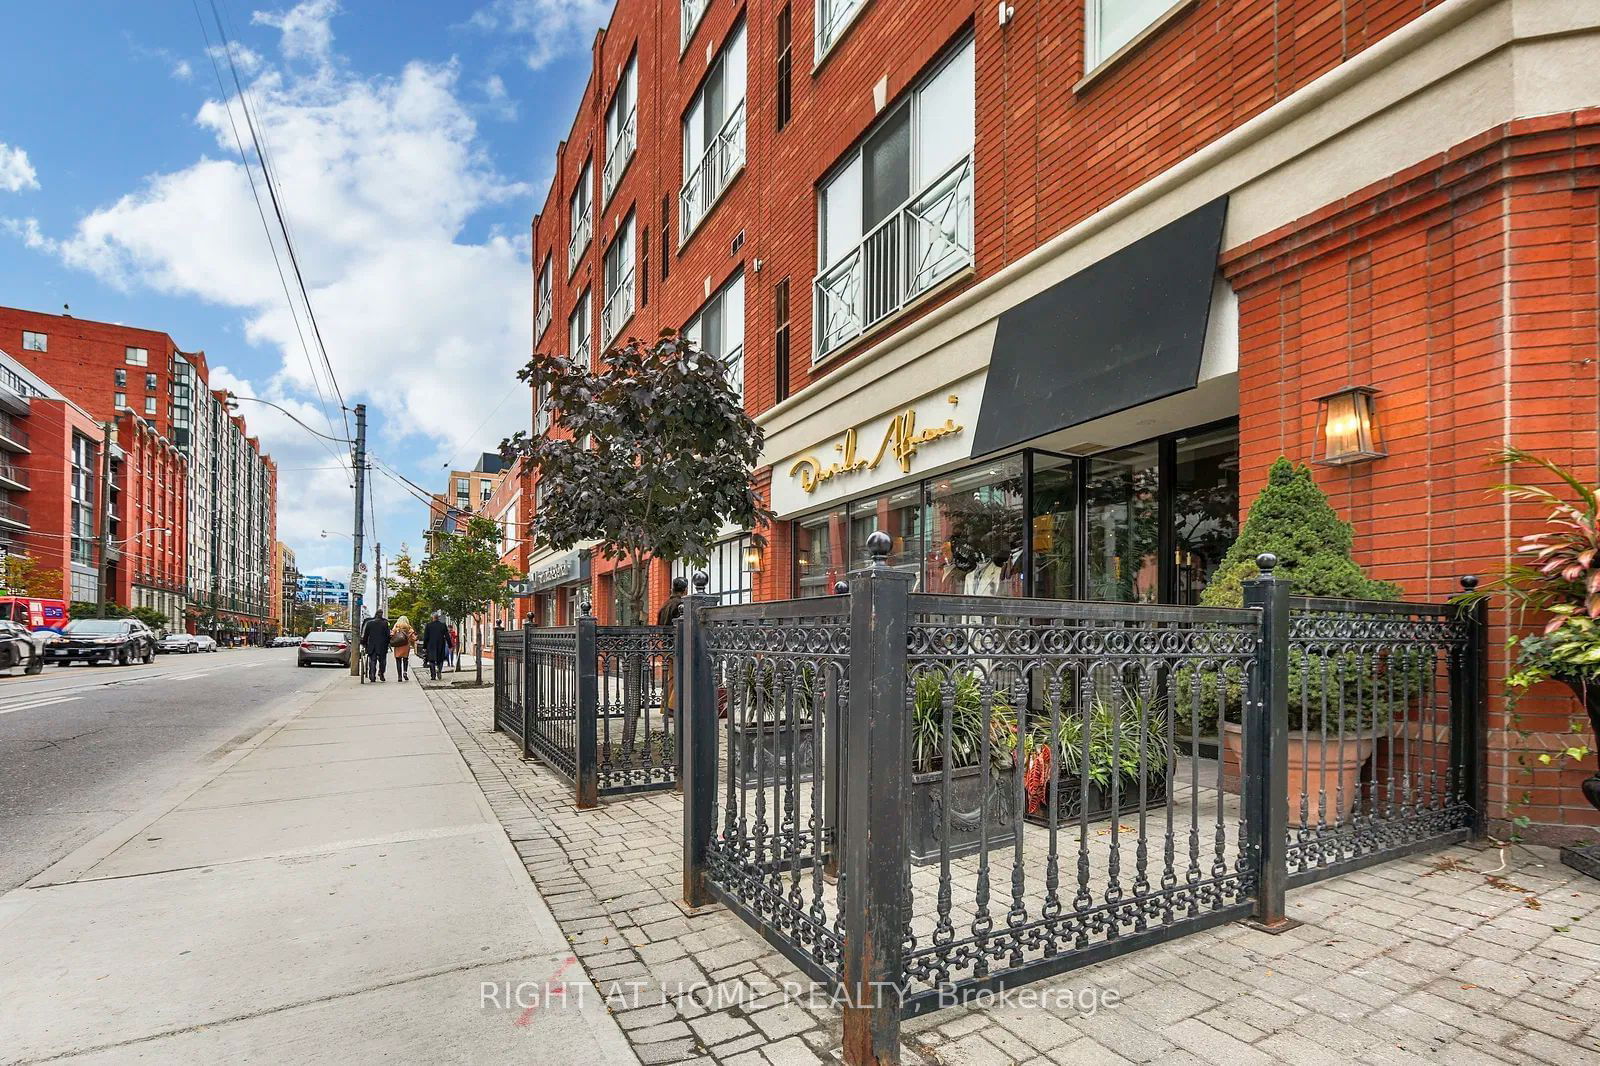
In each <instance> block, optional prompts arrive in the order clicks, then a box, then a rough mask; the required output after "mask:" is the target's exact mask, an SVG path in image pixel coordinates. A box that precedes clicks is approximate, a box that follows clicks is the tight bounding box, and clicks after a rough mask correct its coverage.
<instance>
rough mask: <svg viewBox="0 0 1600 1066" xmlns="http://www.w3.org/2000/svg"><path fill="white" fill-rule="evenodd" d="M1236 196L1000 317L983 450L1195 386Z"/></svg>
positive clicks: (982, 423) (980, 440) (981, 425)
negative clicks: (1225, 223)
mask: <svg viewBox="0 0 1600 1066" xmlns="http://www.w3.org/2000/svg"><path fill="white" fill-rule="evenodd" d="M1227 213H1228V198H1227V197H1226V196H1224V197H1222V198H1221V199H1218V200H1213V201H1212V202H1211V203H1209V204H1206V205H1205V206H1204V207H1201V208H1198V209H1197V210H1195V211H1191V212H1190V213H1189V214H1187V215H1184V216H1183V217H1182V218H1180V219H1177V220H1176V221H1173V222H1169V223H1167V224H1166V225H1165V226H1162V227H1161V228H1160V229H1158V230H1156V231H1155V232H1154V233H1151V234H1150V235H1149V236H1146V237H1142V238H1140V239H1139V240H1137V241H1135V242H1134V243H1133V244H1130V245H1128V246H1127V247H1126V248H1123V249H1121V250H1119V251H1117V252H1114V253H1113V254H1111V255H1109V256H1107V257H1106V258H1104V259H1102V260H1100V261H1099V262H1098V263H1094V264H1091V265H1090V266H1087V267H1084V268H1083V269H1082V270H1080V271H1078V273H1076V274H1074V275H1072V276H1071V277H1070V278H1067V279H1066V280H1065V281H1061V282H1058V283H1056V284H1055V285H1052V286H1050V288H1048V289H1046V290H1044V291H1043V292H1041V293H1039V294H1038V295H1036V296H1032V297H1029V298H1028V299H1027V300H1024V301H1023V302H1022V303H1020V304H1018V305H1017V306H1016V307H1013V308H1011V309H1010V310H1009V311H1005V312H1004V313H1002V314H1001V315H1000V322H999V325H998V327H997V328H996V330H995V336H994V352H993V354H992V355H991V357H990V360H989V378H988V382H987V383H986V384H985V385H984V391H983V407H982V408H981V409H980V411H979V414H978V426H977V429H976V431H975V432H974V433H973V435H972V454H973V455H983V454H986V453H988V452H992V451H996V450H998V449H1000V448H1005V447H1008V446H1010V445H1013V444H1020V443H1022V442H1023V441H1027V440H1032V439H1033V438H1035V437H1038V436H1041V435H1043V434H1046V433H1051V432H1054V431H1056V430H1058V429H1066V428H1067V427H1069V426H1076V425H1079V424H1081V423H1084V422H1088V421H1090V420H1092V419H1096V418H1100V417H1102V416H1104V415H1109V414H1115V413H1116V412H1118V411H1122V410H1125V409H1127V408H1129V407H1134V406H1136V405H1138V404H1141V403H1147V402H1149V401H1151V400H1158V399H1160V398H1161V397H1163V396H1171V395H1173V394H1174V393H1178V392H1183V391H1185V390H1187V389H1192V388H1194V387H1195V386H1196V385H1197V384H1199V379H1200V355H1201V350H1202V349H1203V348H1204V346H1205V339H1206V322H1207V319H1209V318H1210V315H1211V287H1212V282H1213V280H1214V279H1215V277H1216V273H1217V256H1218V255H1219V254H1220V253H1221V250H1222V222H1223V219H1224V218H1226V217H1227Z"/></svg>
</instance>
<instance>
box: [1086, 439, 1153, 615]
mask: <svg viewBox="0 0 1600 1066" xmlns="http://www.w3.org/2000/svg"><path fill="white" fill-rule="evenodd" d="M1158 455H1159V449H1158V447H1157V446H1156V444H1155V443H1153V442H1152V443H1150V444H1141V445H1139V446H1138V447H1135V448H1124V449H1122V450H1120V451H1115V452H1108V453H1106V454H1105V455H1100V456H1095V457H1093V458H1091V459H1090V460H1089V475H1088V480H1087V482H1086V483H1085V485H1084V507H1085V511H1086V516H1087V535H1088V543H1087V545H1086V547H1087V549H1088V573H1087V574H1086V575H1085V578H1086V580H1085V582H1084V595H1085V596H1086V597H1087V598H1088V599H1091V600H1113V601H1117V602H1121V603H1155V602H1156V599H1157V597H1158V595H1159V592H1160V584H1159V577H1160V566H1159V558H1160V556H1159V553H1158V552H1157V542H1158V538H1159V535H1160V529H1161V523H1160V521H1159V515H1158V513H1157V512H1158V507H1159V503H1158V497H1157V492H1156V489H1157V485H1158V483H1159V480H1160V467H1159V463H1158Z"/></svg>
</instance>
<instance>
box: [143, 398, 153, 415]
mask: <svg viewBox="0 0 1600 1066" xmlns="http://www.w3.org/2000/svg"><path fill="white" fill-rule="evenodd" d="M144 413H145V414H147V415H153V414H155V413H156V398H155V397H154V396H146V397H145V398H144Z"/></svg>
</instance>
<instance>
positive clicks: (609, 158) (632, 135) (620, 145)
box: [600, 56, 639, 203]
mask: <svg viewBox="0 0 1600 1066" xmlns="http://www.w3.org/2000/svg"><path fill="white" fill-rule="evenodd" d="M638 103H639V64H638V63H637V61H636V58H635V57H634V56H629V57H628V65H627V66H626V67H624V68H623V69H622V77H621V78H620V79H618V81H617V91H616V92H614V93H612V94H611V106H609V107H607V108H606V165H605V169H604V170H602V171H601V172H600V179H601V182H602V183H603V184H604V186H605V192H604V195H602V196H601V198H600V199H601V202H602V203H603V202H605V201H607V200H609V199H611V194H612V193H613V192H615V191H616V189H617V182H619V181H621V180H622V173H623V171H625V170H627V169H628V161H629V160H630V159H632V158H633V150H634V147H635V146H636V145H637V144H638V140H639V132H638V131H639V110H638Z"/></svg>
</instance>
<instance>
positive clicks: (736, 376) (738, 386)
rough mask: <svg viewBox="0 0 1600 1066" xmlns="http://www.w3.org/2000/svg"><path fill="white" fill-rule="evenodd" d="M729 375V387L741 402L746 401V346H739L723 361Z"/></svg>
mask: <svg viewBox="0 0 1600 1066" xmlns="http://www.w3.org/2000/svg"><path fill="white" fill-rule="evenodd" d="M722 364H723V366H724V368H725V369H726V370H727V374H728V387H729V388H731V389H732V390H733V394H734V395H735V396H737V397H739V399H740V400H741V401H743V400H744V345H742V344H741V345H739V347H737V348H735V349H734V350H733V351H731V352H729V353H728V356H727V358H725V359H724V360H723V361H722Z"/></svg>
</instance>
